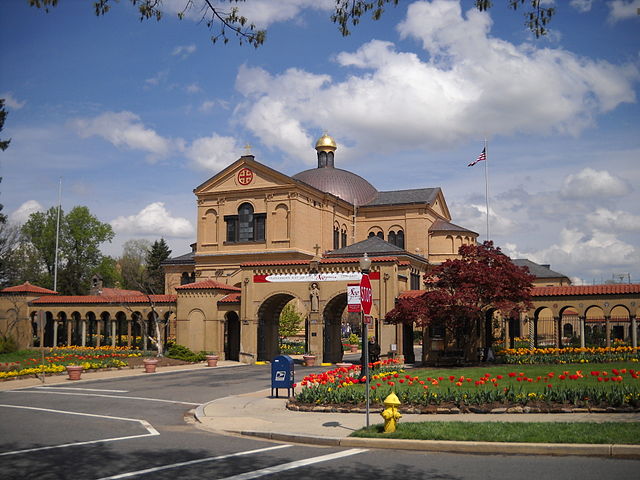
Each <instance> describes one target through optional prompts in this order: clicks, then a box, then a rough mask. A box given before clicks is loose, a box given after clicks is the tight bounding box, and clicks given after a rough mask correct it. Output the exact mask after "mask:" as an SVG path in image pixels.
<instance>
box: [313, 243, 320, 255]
mask: <svg viewBox="0 0 640 480" xmlns="http://www.w3.org/2000/svg"><path fill="white" fill-rule="evenodd" d="M320 248H321V247H320V245H318V244H317V243H316V244H315V245H314V246H313V249H314V250H315V251H316V257H317V256H318V252H319V251H320Z"/></svg>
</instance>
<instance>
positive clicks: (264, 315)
mask: <svg viewBox="0 0 640 480" xmlns="http://www.w3.org/2000/svg"><path fill="white" fill-rule="evenodd" d="M294 298H295V297H294V296H293V295H291V294H288V293H277V294H275V295H273V296H271V297H269V298H267V299H266V300H265V301H264V302H263V303H262V305H260V308H259V309H258V361H271V360H273V359H274V358H275V357H277V356H278V355H279V354H280V346H279V342H278V326H279V322H280V312H282V309H283V308H284V306H285V305H286V304H287V303H289V302H290V301H291V300H293V299H294Z"/></svg>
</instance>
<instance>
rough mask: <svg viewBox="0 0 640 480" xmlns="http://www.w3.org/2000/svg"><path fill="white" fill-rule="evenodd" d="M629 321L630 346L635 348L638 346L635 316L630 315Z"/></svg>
mask: <svg viewBox="0 0 640 480" xmlns="http://www.w3.org/2000/svg"><path fill="white" fill-rule="evenodd" d="M629 319H630V320H631V346H632V347H633V348H636V347H637V346H638V325H637V322H636V316H635V315H633V314H631V315H630V316H629Z"/></svg>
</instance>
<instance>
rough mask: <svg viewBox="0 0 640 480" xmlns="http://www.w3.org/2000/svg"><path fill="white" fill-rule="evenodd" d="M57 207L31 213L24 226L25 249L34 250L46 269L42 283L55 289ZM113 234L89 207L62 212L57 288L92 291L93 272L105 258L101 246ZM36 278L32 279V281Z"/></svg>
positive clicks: (69, 292)
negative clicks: (66, 212) (90, 288)
mask: <svg viewBox="0 0 640 480" xmlns="http://www.w3.org/2000/svg"><path fill="white" fill-rule="evenodd" d="M57 215H58V209H57V208H56V207H51V208H50V209H49V210H47V211H46V212H35V213H32V214H31V216H30V217H29V219H28V220H27V222H26V223H25V224H24V225H23V226H22V229H21V231H22V237H23V241H24V242H25V243H26V244H27V246H25V247H24V248H25V252H31V253H32V254H33V255H34V257H35V258H36V259H37V263H38V265H40V266H41V268H42V270H43V271H44V275H43V276H44V278H43V279H42V281H40V282H39V284H40V285H41V286H43V287H46V288H53V275H54V270H55V256H56V224H57ZM113 237H114V233H113V230H112V229H111V226H110V225H109V224H108V223H102V222H100V221H99V220H98V219H97V218H96V217H95V216H93V215H92V214H91V212H90V211H89V209H88V208H87V207H74V208H73V209H72V210H71V211H70V212H69V213H68V214H67V215H65V214H64V212H62V211H61V212H60V236H59V251H58V278H59V282H58V283H59V285H58V291H59V292H60V293H63V294H67V295H82V294H86V293H88V291H89V287H90V281H91V275H92V274H93V272H95V270H96V268H97V267H98V265H100V262H101V261H102V257H103V256H102V253H101V252H100V249H99V246H100V244H102V243H104V242H110V241H111V240H112V239H113ZM30 281H33V280H30Z"/></svg>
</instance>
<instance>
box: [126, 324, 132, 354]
mask: <svg viewBox="0 0 640 480" xmlns="http://www.w3.org/2000/svg"><path fill="white" fill-rule="evenodd" d="M131 321H132V320H127V348H131V333H132V329H131Z"/></svg>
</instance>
